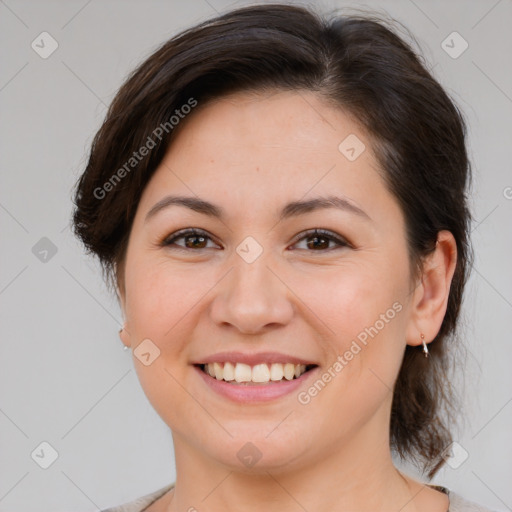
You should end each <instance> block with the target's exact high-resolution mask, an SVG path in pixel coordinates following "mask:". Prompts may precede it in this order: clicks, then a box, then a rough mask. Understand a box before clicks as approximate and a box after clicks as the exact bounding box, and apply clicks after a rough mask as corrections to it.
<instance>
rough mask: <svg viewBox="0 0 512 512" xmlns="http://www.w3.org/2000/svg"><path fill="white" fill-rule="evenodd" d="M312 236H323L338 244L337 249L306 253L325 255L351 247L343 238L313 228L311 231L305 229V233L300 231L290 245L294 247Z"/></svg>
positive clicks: (330, 232)
mask: <svg viewBox="0 0 512 512" xmlns="http://www.w3.org/2000/svg"><path fill="white" fill-rule="evenodd" d="M313 235H320V236H324V237H326V238H327V239H330V240H332V241H334V242H336V243H337V244H338V246H337V247H333V248H331V249H323V250H319V251H308V252H319V253H325V252H329V251H332V250H334V249H338V248H341V247H351V248H352V247H353V246H352V244H351V243H350V242H349V241H348V240H347V239H345V238H344V237H343V236H341V235H338V234H337V233H334V232H333V231H330V230H328V229H322V228H313V229H307V230H306V231H302V232H301V233H299V234H298V235H297V236H296V237H295V238H294V240H293V242H292V245H295V244H296V243H298V242H300V241H301V240H303V239H304V238H308V237H311V236H313Z"/></svg>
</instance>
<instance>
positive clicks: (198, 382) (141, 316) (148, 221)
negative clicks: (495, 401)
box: [122, 92, 416, 471]
mask: <svg viewBox="0 0 512 512" xmlns="http://www.w3.org/2000/svg"><path fill="white" fill-rule="evenodd" d="M199 108H201V105H199V107H198V109H197V110H196V111H195V112H193V113H192V114H190V117H189V118H188V119H186V121H185V122H186V124H185V125H183V126H182V128H183V129H182V130H180V132H179V133H178V136H177V138H176V139H175V140H174V142H173V144H172V146H171V148H170V150H169V151H168V153H167V155H166V157H165V159H164V161H163V162H162V164H161V165H160V166H159V168H158V169H157V170H156V172H155V174H154V176H153V177H152V179H151V181H150V182H149V184H148V185H147V187H146V188H145V190H144V192H143V195H142V198H141V201H140V203H139V206H138V210H137V213H136V216H135V219H134V223H133V227H132V231H131V234H130V240H129V245H128V249H127V254H126V260H125V280H124V287H125V289H124V292H123V295H122V304H123V310H124V313H125V317H126V330H127V333H129V334H125V335H124V338H123V341H124V342H125V343H126V344H127V345H130V346H131V347H132V349H133V353H134V364H135V367H136V370H137V372H138V376H139V379H140V382H141V385H142V387H143V389H144V392H145V393H146V395H147V397H148V399H149V400H150V402H151V403H152V405H153V406H154V408H155V409H156V411H157V412H158V414H159V415H160V416H161V418H162V419H163V420H164V421H165V422H166V423H167V424H168V425H169V427H170V428H171V429H172V431H173V436H174V441H175V443H178V444H179V445H180V447H181V448H184V447H188V449H190V451H195V452H196V453H201V454H202V456H204V457H206V458H208V459H210V460H215V461H218V462H221V463H222V464H225V465H227V466H228V467H231V468H238V470H240V469H244V468H246V469H247V468H250V467H251V466H252V465H253V464H255V463H256V465H255V468H254V470H253V471H257V470H258V469H260V468H261V469H262V471H263V470H266V469H269V468H274V469H277V468H279V467H284V466H285V465H286V467H287V468H291V467H293V466H294V465H295V466H300V465H301V464H306V463H308V464H310V463H312V462H313V461H314V460H316V459H319V458H322V459H325V458H326V457H327V456H328V455H329V454H331V453H333V452H334V451H338V450H356V449H358V450H360V449H361V446H364V447H365V450H369V451H370V450H372V449H373V446H368V445H367V443H368V440H369V439H371V440H372V441H371V442H372V443H375V446H376V447H378V448H379V449H381V450H382V447H383V446H387V442H388V428H389V413H390V407H391V400H392V389H393V384H394V382H395V379H396V377H397V375H398V371H399V368H400V364H401V360H402V356H403V353H404V350H405V346H406V343H407V341H414V340H412V339H409V340H408V338H412V336H409V333H412V332H413V331H414V329H413V326H411V323H412V320H411V313H410V311H411V308H410V307H409V306H410V303H411V298H412V296H411V290H412V288H411V280H410V279H411V278H410V273H409V263H408V253H407V246H406V239H405V225H404V218H403V215H402V212H401V210H400V208H399V206H398V204H397V202H396V200H395V198H394V197H393V196H392V195H391V193H390V192H389V191H388V190H387V189H386V187H385V185H384V183H383V181H382V179H381V177H380V176H379V174H378V172H377V163H376V160H375V158H374V156H373V155H372V152H371V148H370V142H369V140H368V139H367V137H366V135H365V133H364V132H363V131H362V130H361V129H360V127H359V126H358V125H357V124H355V123H354V122H353V121H352V120H351V119H350V118H349V117H347V116H346V115H345V114H343V113H342V112H341V111H339V110H335V109H333V108H332V107H329V106H327V105H326V104H325V103H323V102H322V101H321V100H320V99H319V98H318V97H317V96H316V95H314V94H313V93H309V92H307V93H306V92H301V93H300V94H299V93H296V92H279V93H277V94H274V95H270V96H263V95H260V96H256V95H254V94H253V95H249V94H237V95H232V96H229V97H225V98H223V99H222V100H220V101H217V102H215V103H212V104H209V105H206V106H205V107H204V108H203V109H201V110H199ZM347 138H348V139H347ZM340 144H341V145H340ZM362 144H364V146H365V149H364V147H363V146H362ZM134 172H136V171H134ZM169 196H183V197H187V198H190V199H189V203H188V204H189V206H192V207H187V206H186V205H184V204H183V203H182V204H178V203H176V202H175V203H174V204H171V202H170V201H167V205H166V206H165V205H162V203H160V202H161V201H163V200H165V198H168V197H169ZM328 198H331V199H334V198H337V199H335V201H337V203H333V204H334V206H333V205H331V206H329V207H326V205H327V202H326V200H327V199H328ZM320 200H322V201H323V202H322V203H321V202H320ZM197 201H204V202H208V203H211V204H212V205H214V206H211V207H210V206H208V207H206V206H205V205H204V204H203V205H202V206H201V205H195V202H197ZM310 201H312V203H309V202H310ZM193 202H194V203H193ZM295 203H297V204H295ZM157 204H160V207H159V208H157V209H154V207H155V205H157ZM194 205H195V206H194ZM308 205H309V206H308ZM213 213H219V215H214V214H213ZM192 228H194V229H195V230H196V231H198V232H199V234H195V235H194V234H190V233H189V234H188V235H187V234H186V233H185V234H184V235H183V234H182V235H179V236H177V237H175V233H177V232H178V231H181V230H186V229H192ZM315 228H317V229H319V230H324V231H326V232H327V233H324V232H322V233H319V234H316V235H315V234H313V233H312V230H314V229H315ZM173 238H174V240H173ZM337 239H339V242H338V241H337ZM414 332H416V331H414ZM141 343H142V344H141ZM139 344H141V345H140V346H139ZM414 344H416V343H414ZM206 362H210V363H213V362H216V363H219V364H218V365H216V366H215V368H213V371H215V370H216V371H217V377H218V378H217V377H216V376H213V377H212V376H209V375H207V374H206V373H204V371H203V370H202V369H201V365H202V364H203V363H206ZM225 363H231V365H232V366H233V368H232V371H231V370H230V365H226V367H225V368H224V365H225ZM237 363H238V364H237ZM241 363H243V364H241ZM280 363H281V364H283V363H284V364H286V363H288V364H290V363H302V364H303V365H308V366H307V367H306V368H309V367H310V366H309V365H314V368H313V369H311V370H309V371H307V372H306V373H304V374H303V375H301V376H300V377H299V378H298V379H297V380H295V379H293V380H287V378H286V376H285V377H283V380H281V381H278V380H276V381H271V382H267V383H255V384H243V383H239V382H237V380H234V381H233V380H232V381H230V382H227V381H224V379H223V377H226V378H228V379H229V378H232V377H233V375H230V374H232V373H234V376H235V377H236V379H238V380H242V381H243V380H244V379H248V378H250V379H253V380H256V381H258V380H260V381H261V380H263V381H265V380H267V379H268V378H269V374H270V377H271V378H274V379H278V378H280V375H281V373H280V372H281V371H284V372H288V371H291V370H290V369H293V370H295V367H291V366H288V367H286V366H284V365H283V366H281V365H280ZM263 365H265V366H263ZM281 368H282V370H281ZM302 370H304V366H299V367H298V371H302ZM224 372H225V373H224ZM288 377H290V375H289V374H288ZM221 379H222V380H221ZM358 439H359V441H358ZM247 443H250V444H247ZM362 443H365V444H362Z"/></svg>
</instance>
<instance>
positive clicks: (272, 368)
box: [204, 363, 306, 382]
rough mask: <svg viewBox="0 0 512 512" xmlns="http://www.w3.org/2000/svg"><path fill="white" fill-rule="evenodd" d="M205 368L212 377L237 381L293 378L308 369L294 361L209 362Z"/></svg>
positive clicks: (266, 380) (268, 380)
mask: <svg viewBox="0 0 512 512" xmlns="http://www.w3.org/2000/svg"><path fill="white" fill-rule="evenodd" d="M204 370H205V372H206V373H208V374H209V375H210V376H211V377H215V378H216V379H217V380H225V381H228V382H229V381H233V380H234V381H236V382H270V381H271V380H272V381H278V380H282V378H283V377H284V378H285V379H286V380H292V379H293V378H294V377H300V376H301V375H302V374H303V373H304V372H305V371H306V365H305V364H293V363H286V364H281V363H272V364H271V365H267V364H265V363H263V364H257V365H255V366H249V365H248V364H244V363H235V364H233V363H208V364H205V365H204Z"/></svg>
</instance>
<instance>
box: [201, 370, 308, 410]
mask: <svg viewBox="0 0 512 512" xmlns="http://www.w3.org/2000/svg"><path fill="white" fill-rule="evenodd" d="M194 369H195V370H196V371H197V372H198V373H199V375H200V376H201V378H202V379H203V380H204V382H205V383H206V384H207V385H208V386H209V387H210V388H211V389H213V391H215V392H216V393H219V395H222V396H225V397H226V398H229V399H231V400H233V401H234V402H245V403H247V402H268V401H270V400H275V399H276V398H280V397H282V396H285V395H289V394H290V393H292V392H293V391H295V390H296V389H297V388H298V387H299V386H301V384H303V383H304V382H305V381H306V380H307V379H309V377H311V375H313V374H314V373H315V372H316V370H317V369H318V366H317V367H315V368H312V369H311V370H309V371H307V372H306V373H303V374H302V375H301V376H300V377H299V378H297V379H292V380H281V381H278V382H274V383H270V384H262V385H255V384H252V385H244V384H230V383H229V382H226V381H225V380H217V379H216V378H214V377H210V375H207V374H206V373H205V372H204V371H203V370H201V369H200V368H199V367H197V366H194Z"/></svg>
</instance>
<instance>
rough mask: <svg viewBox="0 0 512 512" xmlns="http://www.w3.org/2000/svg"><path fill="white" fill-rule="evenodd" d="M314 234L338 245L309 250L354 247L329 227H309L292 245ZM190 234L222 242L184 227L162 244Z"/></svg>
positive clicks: (295, 238)
mask: <svg viewBox="0 0 512 512" xmlns="http://www.w3.org/2000/svg"><path fill="white" fill-rule="evenodd" d="M314 235H318V236H324V237H325V238H327V239H328V240H331V241H333V242H335V243H336V244H337V246H336V247H331V248H330V249H321V250H318V251H313V250H310V251H308V250H307V249H305V250H306V251H307V252H313V253H314V252H318V253H325V252H330V251H332V250H335V249H339V248H343V247H350V248H353V245H352V244H351V243H350V242H349V241H348V240H346V239H345V238H344V237H343V236H341V235H338V234H337V233H334V232H333V231H330V230H328V229H322V228H313V229H308V230H306V231H302V232H300V233H299V234H297V235H296V236H295V237H294V239H293V242H292V246H293V245H295V244H297V243H298V242H300V241H302V240H304V239H306V238H308V237H311V236H314ZM188 236H203V237H204V238H207V239H209V240H211V241H212V242H214V243H215V244H217V245H220V244H218V243H217V242H216V241H215V239H214V237H212V236H211V235H210V234H209V233H208V232H207V231H205V230H203V229H201V228H184V229H180V230H178V231H176V232H174V233H171V234H170V235H168V236H166V237H165V238H164V239H163V240H162V241H161V243H160V245H161V246H163V247H167V246H171V245H173V243H174V241H175V240H178V239H180V238H186V237H188ZM174 248H175V249H178V250H183V251H194V250H196V249H190V248H187V247H182V246H180V245H176V244H174ZM204 249H211V247H204V248H201V249H197V250H204Z"/></svg>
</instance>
